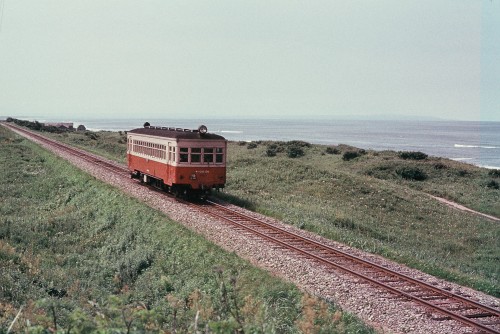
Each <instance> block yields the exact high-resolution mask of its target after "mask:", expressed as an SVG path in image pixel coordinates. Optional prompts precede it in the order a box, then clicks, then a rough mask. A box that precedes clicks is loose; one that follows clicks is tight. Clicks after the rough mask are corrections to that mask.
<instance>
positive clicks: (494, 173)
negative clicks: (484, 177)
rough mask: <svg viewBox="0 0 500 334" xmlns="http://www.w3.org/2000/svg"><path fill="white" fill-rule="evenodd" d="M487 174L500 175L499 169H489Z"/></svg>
mask: <svg viewBox="0 0 500 334" xmlns="http://www.w3.org/2000/svg"><path fill="white" fill-rule="evenodd" d="M488 175H489V176H493V177H500V169H491V170H490V171H489V172H488Z"/></svg>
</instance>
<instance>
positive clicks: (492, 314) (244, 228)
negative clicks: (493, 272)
mask: <svg viewBox="0 0 500 334" xmlns="http://www.w3.org/2000/svg"><path fill="white" fill-rule="evenodd" d="M9 128H11V129H13V130H14V131H16V132H18V133H21V134H23V135H24V136H29V137H31V138H35V139H36V140H38V141H42V142H44V143H45V144H47V145H52V146H55V147H57V148H58V149H61V150H64V151H65V152H67V153H69V154H71V155H74V156H78V157H79V158H81V159H84V160H85V161H87V162H90V163H92V164H96V165H98V166H99V167H101V168H105V169H107V170H108V171H111V172H113V173H115V174H118V175H120V176H123V177H127V178H128V177H129V172H128V169H127V168H126V167H125V166H123V165H120V164H118V163H114V162H110V161H108V160H106V159H103V158H100V157H99V156H97V155H94V154H90V153H88V152H86V151H83V150H80V149H75V148H73V147H71V146H68V145H65V144H62V143H60V142H57V141H54V140H51V139H48V138H46V137H44V136H41V135H39V134H37V133H33V132H32V131H27V130H25V129H22V128H19V127H13V126H9ZM186 204H187V205H189V206H190V207H191V208H192V209H193V210H198V211H201V212H203V213H205V214H208V215H210V216H212V217H215V218H217V220H219V221H224V222H227V223H228V224H230V225H231V226H233V228H235V229H237V230H238V231H240V232H241V233H245V234H249V235H251V236H252V237H256V238H260V239H264V240H266V241H267V242H271V243H272V244H274V245H275V246H276V247H280V248H283V249H287V250H290V251H292V252H295V253H296V254H299V255H300V256H301V257H304V258H306V259H308V260H309V261H313V262H314V263H315V264H316V265H318V266H322V267H325V268H327V269H328V270H332V271H333V270H337V271H339V270H340V271H342V272H344V273H348V274H349V275H352V277H356V279H361V280H363V281H365V282H367V283H369V284H372V285H374V286H376V287H378V288H379V289H380V291H381V293H388V294H391V295H392V296H394V298H402V299H405V300H411V301H413V302H414V303H416V304H418V305H422V306H424V307H425V308H426V309H428V310H429V314H430V313H432V314H439V316H434V319H435V320H436V321H437V320H450V319H452V320H455V321H457V322H459V323H461V324H462V326H464V327H468V328H470V330H471V331H472V332H474V333H497V334H498V333H500V311H499V309H498V308H495V307H491V306H488V305H484V304H481V303H479V302H477V301H475V300H472V299H470V298H466V297H464V296H461V295H458V294H455V293H451V292H450V291H447V290H445V289H440V288H438V287H436V286H434V285H432V284H429V283H427V282H424V281H421V280H418V279H415V278H412V277H410V276H408V275H406V274H404V273H400V272H397V271H394V270H391V269H389V268H387V267H384V266H382V265H379V264H377V263H374V262H371V261H368V260H366V259H363V258H360V257H358V256H355V255H352V254H349V253H348V252H345V251H343V250H340V249H337V248H334V247H331V246H328V245H326V244H323V243H320V242H318V241H316V240H313V239H310V238H307V237H304V236H301V235H299V234H296V233H293V232H290V231H288V230H286V229H283V228H280V227H277V226H275V225H274V224H270V223H267V222H264V221H261V220H258V219H256V218H253V217H251V216H249V215H246V214H242V213H240V212H238V211H235V210H232V209H230V208H228V207H226V206H224V205H221V204H218V203H215V202H212V201H207V202H204V203H201V204H200V203H188V202H187V203H186Z"/></svg>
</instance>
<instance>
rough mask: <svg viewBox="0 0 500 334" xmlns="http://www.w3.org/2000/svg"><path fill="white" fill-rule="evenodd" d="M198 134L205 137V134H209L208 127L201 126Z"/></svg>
mask: <svg viewBox="0 0 500 334" xmlns="http://www.w3.org/2000/svg"><path fill="white" fill-rule="evenodd" d="M198 132H199V133H201V134H202V135H204V134H205V133H207V132H208V129H207V127H206V126H205V125H200V126H199V127H198Z"/></svg>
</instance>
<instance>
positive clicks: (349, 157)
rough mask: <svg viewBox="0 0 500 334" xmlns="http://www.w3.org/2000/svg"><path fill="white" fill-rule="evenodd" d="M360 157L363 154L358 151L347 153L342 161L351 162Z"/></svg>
mask: <svg viewBox="0 0 500 334" xmlns="http://www.w3.org/2000/svg"><path fill="white" fill-rule="evenodd" d="M359 156H361V154H360V153H359V152H358V151H347V152H344V154H343V155H342V160H344V161H349V160H352V159H355V158H357V157H359Z"/></svg>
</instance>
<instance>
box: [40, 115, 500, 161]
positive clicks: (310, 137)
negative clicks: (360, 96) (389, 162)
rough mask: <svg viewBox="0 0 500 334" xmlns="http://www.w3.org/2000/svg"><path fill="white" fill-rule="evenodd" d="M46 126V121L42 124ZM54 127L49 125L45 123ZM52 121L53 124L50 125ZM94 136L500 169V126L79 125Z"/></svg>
mask: <svg viewBox="0 0 500 334" xmlns="http://www.w3.org/2000/svg"><path fill="white" fill-rule="evenodd" d="M39 121H42V120H39ZM47 121H51V120H47ZM52 121H54V120H52ZM57 121H71V122H74V123H75V126H78V125H79V124H83V125H85V127H86V128H88V129H90V130H111V131H119V130H122V131H126V130H131V129H134V128H137V127H141V126H142V125H143V124H144V122H145V121H148V122H149V123H151V125H156V126H174V127H182V128H189V129H195V128H198V126H199V125H201V124H204V125H206V126H207V127H208V131H209V132H213V133H216V134H219V135H222V136H224V137H225V138H226V139H228V140H232V141H255V140H281V141H288V140H303V141H306V142H309V143H314V144H323V145H337V144H347V145H352V146H356V147H359V148H364V149H374V150H395V151H421V152H424V153H427V154H429V155H431V156H438V157H445V158H450V159H453V160H459V161H463V162H466V163H469V164H473V165H477V166H481V167H486V168H496V169H500V122H466V121H414V120H412V121H386V120H384V121H382V120H379V121H361V120H335V119H326V118H325V119H316V120H298V119H229V118H228V119H203V120H199V119H193V118H191V119H187V118H185V119H176V118H169V119H167V118H165V119H109V120H99V119H87V120H85V119H81V120H57Z"/></svg>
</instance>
